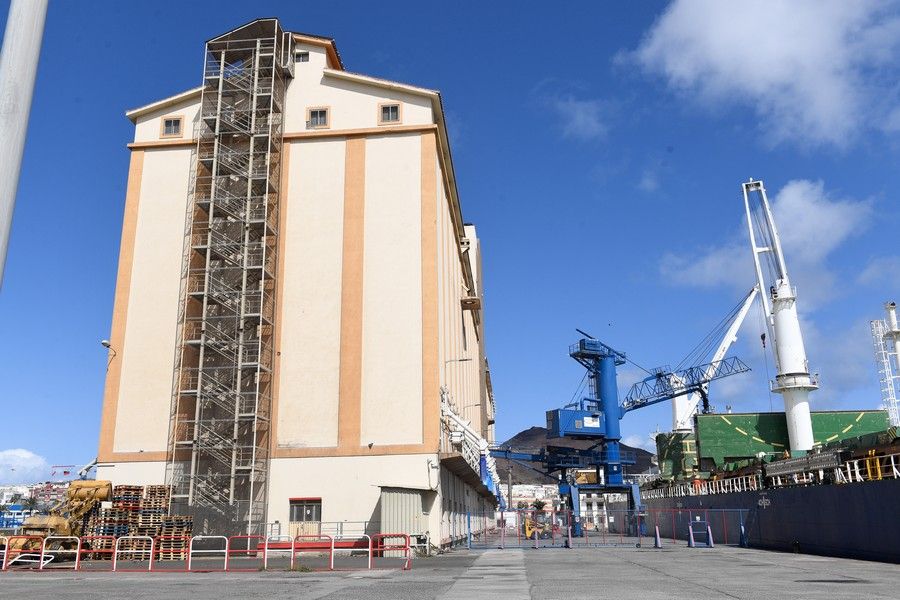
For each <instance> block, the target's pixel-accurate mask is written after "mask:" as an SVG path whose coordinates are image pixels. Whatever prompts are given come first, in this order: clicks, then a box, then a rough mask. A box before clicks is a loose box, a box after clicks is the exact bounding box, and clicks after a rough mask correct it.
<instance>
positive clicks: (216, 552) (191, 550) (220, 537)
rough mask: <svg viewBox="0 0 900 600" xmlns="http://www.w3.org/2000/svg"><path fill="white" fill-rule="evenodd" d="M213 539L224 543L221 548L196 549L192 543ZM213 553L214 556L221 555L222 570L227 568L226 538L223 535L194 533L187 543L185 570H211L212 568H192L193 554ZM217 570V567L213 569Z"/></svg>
mask: <svg viewBox="0 0 900 600" xmlns="http://www.w3.org/2000/svg"><path fill="white" fill-rule="evenodd" d="M213 540H216V541H218V540H221V541H222V542H224V543H225V545H224V546H223V547H222V548H207V549H197V548H194V544H195V543H196V542H198V541H200V542H207V541H213ZM197 554H200V555H214V556H216V557H222V558H223V559H224V560H223V563H222V569H221V570H222V571H227V570H228V538H227V537H226V536H224V535H195V536H194V537H192V538H191V541H190V542H189V543H188V554H187V570H188V571H199V570H202V571H212V570H213V569H195V568H194V555H197ZM215 570H216V571H218V570H219V569H215Z"/></svg>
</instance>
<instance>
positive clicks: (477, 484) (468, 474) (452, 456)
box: [440, 452, 497, 506]
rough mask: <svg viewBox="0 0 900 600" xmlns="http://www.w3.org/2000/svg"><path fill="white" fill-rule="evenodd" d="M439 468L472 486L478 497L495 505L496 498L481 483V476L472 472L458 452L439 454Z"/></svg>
mask: <svg viewBox="0 0 900 600" xmlns="http://www.w3.org/2000/svg"><path fill="white" fill-rule="evenodd" d="M440 457H441V466H442V467H444V468H446V469H447V470H448V471H450V472H451V473H453V474H454V475H456V476H457V477H459V478H460V479H462V480H463V481H464V482H465V483H467V484H468V485H470V486H472V488H474V489H475V491H476V492H478V495H479V496H482V497H484V498H485V499H486V500H488V501H490V502H491V504H493V505H494V506H496V505H497V496H495V495H494V493H493V492H491V490H489V489H488V487H487V486H486V485H484V483H483V482H482V481H481V476H480V475H479V474H478V473H476V472H475V471H473V470H472V467H471V466H470V465H469V463H468V461H466V459H465V458H463V455H462V454H460V453H459V452H441V454H440Z"/></svg>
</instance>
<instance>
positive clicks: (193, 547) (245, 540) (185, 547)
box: [0, 533, 412, 573]
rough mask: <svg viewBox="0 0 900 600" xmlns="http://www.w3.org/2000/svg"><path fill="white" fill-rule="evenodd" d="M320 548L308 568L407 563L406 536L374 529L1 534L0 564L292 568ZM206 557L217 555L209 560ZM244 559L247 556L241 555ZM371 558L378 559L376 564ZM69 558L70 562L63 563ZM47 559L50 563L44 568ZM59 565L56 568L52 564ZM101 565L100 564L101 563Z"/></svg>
mask: <svg viewBox="0 0 900 600" xmlns="http://www.w3.org/2000/svg"><path fill="white" fill-rule="evenodd" d="M303 552H308V553H321V554H323V555H324V561H323V562H321V564H323V565H324V566H322V567H320V568H316V569H313V570H328V571H334V570H353V569H367V570H370V569H374V568H397V566H398V564H397V563H396V562H395V563H393V564H385V562H387V561H389V560H390V559H392V558H393V559H397V558H399V559H401V560H402V564H401V565H400V568H401V569H402V570H404V571H406V570H409V569H411V568H412V546H411V539H410V536H409V535H407V534H405V533H379V534H374V535H368V534H364V533H363V534H352V535H335V536H332V535H329V534H324V533H320V534H309V535H303V534H301V535H297V536H294V537H292V536H288V535H273V536H268V537H266V536H262V535H235V536H224V535H198V536H156V537H154V536H150V535H126V536H122V537H115V536H107V535H96V536H93V535H88V536H80V537H78V536H49V537H47V538H43V537H41V536H0V567H2V569H0V570H2V571H9V570H10V567H11V566H17V567H20V568H19V569H16V570H22V571H29V572H34V571H50V570H60V569H65V570H67V571H79V572H91V571H96V572H102V571H106V572H118V573H146V572H153V573H159V572H167V573H188V572H194V573H196V572H257V571H261V570H271V569H273V565H272V559H273V558H275V557H276V556H279V555H281V556H283V557H285V558H287V559H288V560H287V561H284V560H282V561H281V562H282V564H280V565H275V566H274V570H284V569H285V567H286V568H287V569H290V570H293V569H294V568H295V566H296V565H297V564H299V555H300V553H303ZM338 552H348V553H350V554H351V555H352V554H353V553H354V552H358V553H360V554H361V555H362V556H360V557H359V560H358V561H357V562H356V563H355V565H354V566H352V567H351V566H349V564H350V563H349V562H347V563H345V565H344V566H343V567H338V568H336V566H335V555H336V554H337V553H338ZM209 558H215V559H220V560H221V562H219V561H216V563H215V564H211V563H210V561H209V560H208V559H209ZM244 559H248V560H244ZM376 559H381V565H379V566H377V567H376ZM70 560H71V563H72V564H71V566H68V565H67V563H68V562H69V561H70ZM51 563H54V564H53V565H52V567H50V568H46V567H47V566H48V565H50V564H51ZM57 564H58V565H62V566H61V567H59V568H56V565H57ZM101 566H105V568H101Z"/></svg>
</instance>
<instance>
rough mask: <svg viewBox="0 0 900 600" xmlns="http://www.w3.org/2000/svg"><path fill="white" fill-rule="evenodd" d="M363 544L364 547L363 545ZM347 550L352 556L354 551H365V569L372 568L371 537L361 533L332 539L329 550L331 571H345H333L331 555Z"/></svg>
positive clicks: (337, 536)
mask: <svg viewBox="0 0 900 600" xmlns="http://www.w3.org/2000/svg"><path fill="white" fill-rule="evenodd" d="M363 542H365V545H363ZM342 550H349V551H350V553H351V554H352V553H353V551H354V550H365V551H366V568H367V569H371V568H372V536H370V535H367V534H365V533H361V534H359V535H336V536H334V539H333V544H332V548H331V553H332V560H331V569H332V570H337V571H342V570H346V569H335V566H334V558H333V555H334V553H335V552H337V551H342Z"/></svg>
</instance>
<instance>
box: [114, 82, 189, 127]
mask: <svg viewBox="0 0 900 600" xmlns="http://www.w3.org/2000/svg"><path fill="white" fill-rule="evenodd" d="M202 91H203V86H202V85H201V86H200V87H195V88H193V89H190V90H188V91H186V92H181V93H180V94H175V95H174V96H169V97H168V98H163V99H162V100H157V101H156V102H151V103H150V104H145V105H144V106H139V107H137V108H132V109H131V110H129V111H128V112H126V113H125V116H126V117H128V118H129V119H131V122H132V123H136V122H137V119H138V117H141V116H143V115H146V114H147V113H151V112H154V111H157V110H160V109H163V108H166V107H169V106H175V105H176V104H181V103H182V102H184V101H186V100H192V99H193V98H199V97H200V92H202Z"/></svg>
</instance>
